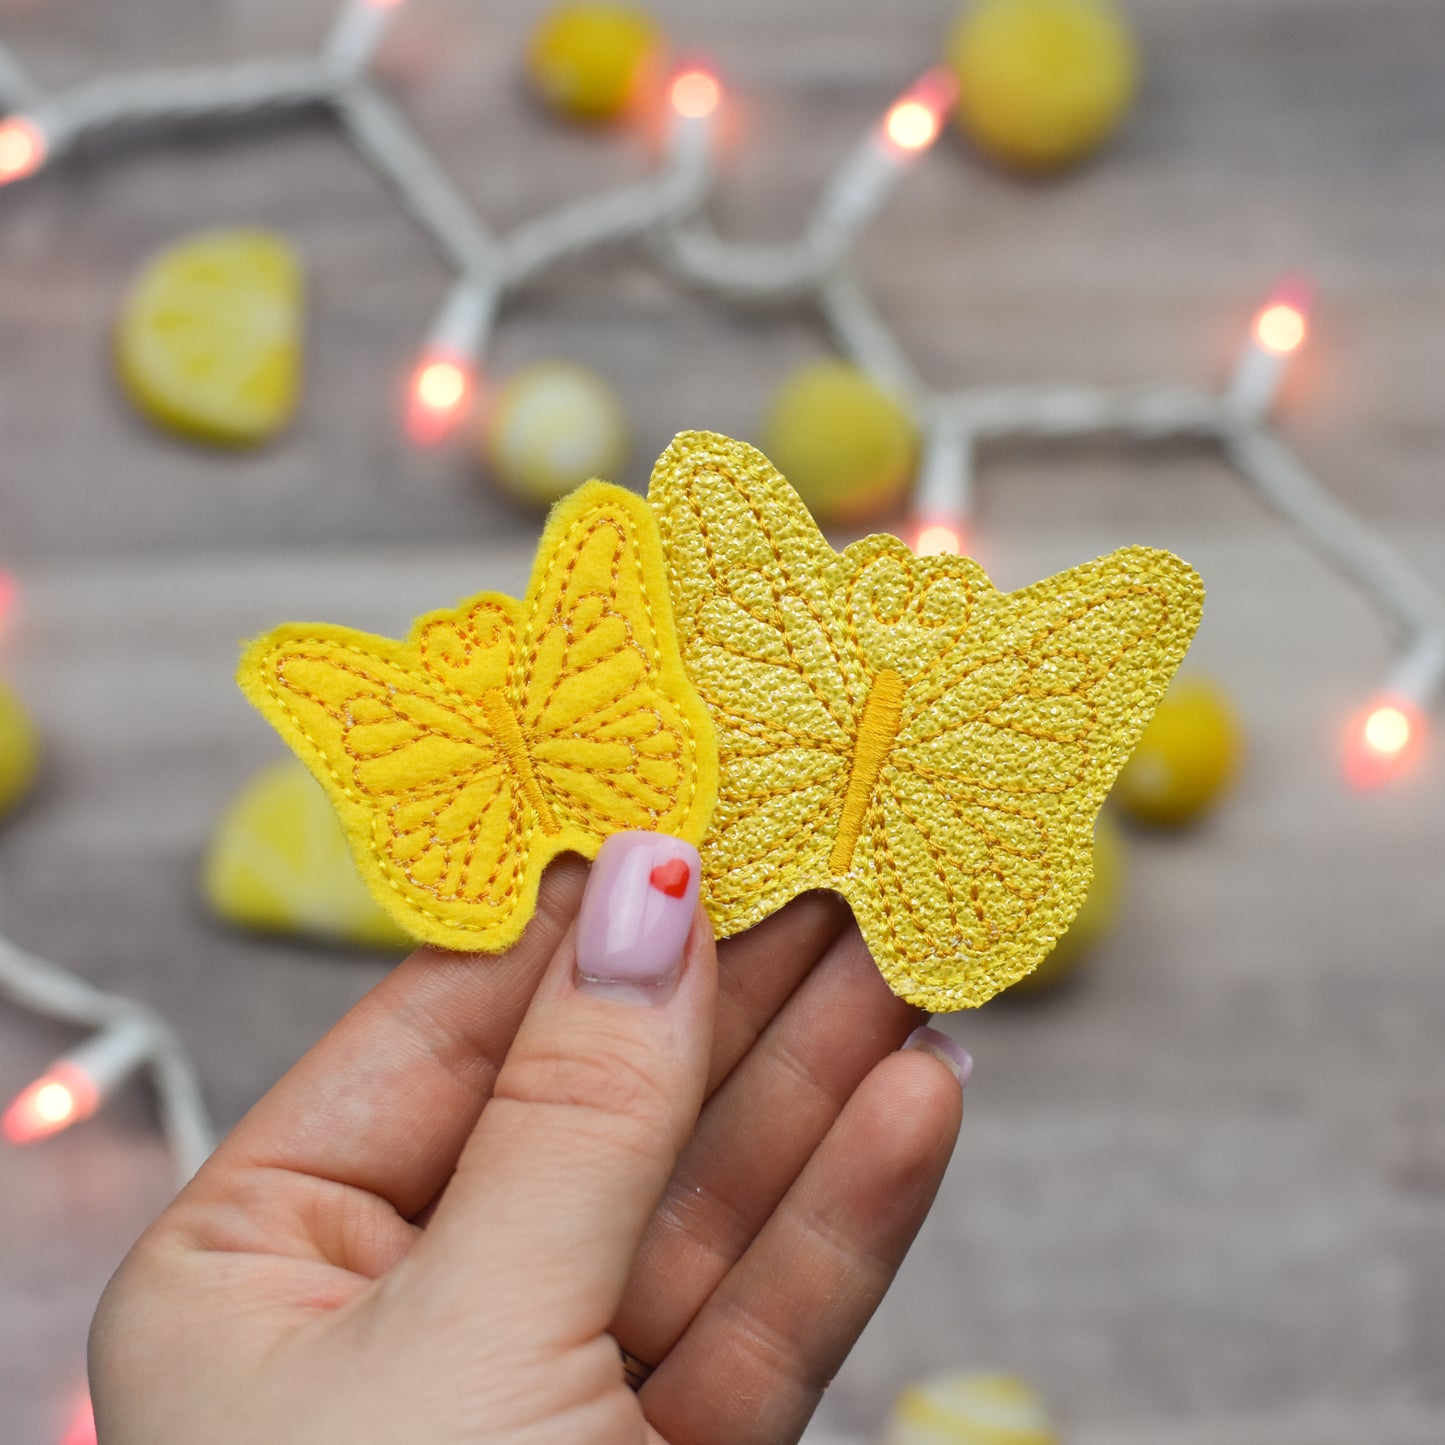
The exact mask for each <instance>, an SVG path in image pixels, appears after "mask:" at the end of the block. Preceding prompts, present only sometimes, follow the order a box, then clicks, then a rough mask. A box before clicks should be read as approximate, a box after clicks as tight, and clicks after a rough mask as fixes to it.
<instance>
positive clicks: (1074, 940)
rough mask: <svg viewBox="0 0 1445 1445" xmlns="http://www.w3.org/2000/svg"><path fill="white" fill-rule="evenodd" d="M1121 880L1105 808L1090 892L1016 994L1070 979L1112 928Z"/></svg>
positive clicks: (1121, 860) (1113, 828) (1118, 841)
mask: <svg viewBox="0 0 1445 1445" xmlns="http://www.w3.org/2000/svg"><path fill="white" fill-rule="evenodd" d="M1165 696H1166V697H1167V696H1168V694H1167V693H1166V694H1165ZM1156 716H1157V714H1156ZM1127 766H1128V764H1127V763H1126V764H1125V767H1127ZM1117 787H1118V784H1117V783H1116V784H1115V788H1116V789H1117ZM1124 877H1125V849H1124V839H1123V838H1122V837H1121V836H1120V833H1119V827H1118V825H1117V824H1116V823H1114V822H1113V821H1112V819H1111V818H1110V817H1109V812H1108V809H1105V810H1104V812H1102V813H1100V814H1099V821H1098V822H1097V823H1095V824H1094V876H1093V878H1092V879H1091V880H1090V882H1089V891H1088V892H1087V893H1086V894H1085V895H1084V901H1083V902H1082V903H1081V904H1079V911H1078V912H1077V913H1076V914H1074V921H1073V922H1072V923H1071V924H1069V928H1068V932H1066V933H1065V934H1064V936H1063V937H1062V938H1060V939H1059V941H1058V942H1057V943H1056V944H1055V945H1054V946H1053V948H1052V949H1051V950H1050V951H1049V952H1048V953H1047V954H1045V955H1044V959H1043V962H1042V963H1040V964H1039V966H1038V967H1037V968H1036V969H1035V970H1034V971H1033V972H1032V973H1031V974H1029V975H1028V976H1027V977H1026V978H1021V979H1020V980H1019V981H1018V983H1017V984H1016V985H1015V991H1016V992H1019V993H1030V994H1031V993H1046V992H1047V991H1048V990H1050V989H1052V988H1053V987H1054V986H1055V985H1056V984H1060V983H1063V982H1064V980H1065V979H1067V978H1072V977H1073V975H1074V972H1075V970H1076V969H1077V968H1078V967H1079V965H1080V964H1081V963H1083V962H1085V961H1086V960H1087V959H1088V958H1089V956H1090V955H1091V954H1092V953H1093V952H1094V950H1095V949H1096V948H1097V947H1098V946H1099V944H1100V943H1102V942H1103V940H1104V938H1105V937H1106V936H1107V935H1108V933H1109V932H1110V930H1111V929H1112V928H1113V927H1114V921H1115V919H1117V918H1118V916H1119V905H1120V902H1121V900H1122V898H1123V893H1124Z"/></svg>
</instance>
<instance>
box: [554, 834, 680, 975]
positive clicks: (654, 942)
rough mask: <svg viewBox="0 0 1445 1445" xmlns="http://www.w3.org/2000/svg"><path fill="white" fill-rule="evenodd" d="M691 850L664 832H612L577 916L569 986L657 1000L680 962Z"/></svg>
mask: <svg viewBox="0 0 1445 1445" xmlns="http://www.w3.org/2000/svg"><path fill="white" fill-rule="evenodd" d="M699 872H700V864H699V860H698V856H697V849H696V848H694V847H693V846H692V844H691V843H684V842H683V841H682V840H681V839H680V838H672V837H669V836H668V835H667V834H666V833H614V834H613V835H612V836H611V837H610V838H608V839H607V840H606V841H605V842H604V843H603V844H602V847H601V849H600V850H599V851H598V854H597V860H596V862H594V863H593V865H592V872H591V874H590V875H589V876H588V879H587V889H586V891H585V892H584V893H583V895H582V909H581V911H580V912H579V913H578V915H577V986H578V988H580V989H582V990H583V991H584V992H586V993H595V994H601V995H604V996H605V997H607V998H614V999H621V1000H623V1001H625V1002H629V1003H661V1002H663V1001H664V1000H665V999H666V998H668V997H669V996H670V994H671V992H672V990H671V987H670V986H671V984H672V983H673V982H674V981H675V980H676V978H677V973H678V970H679V969H680V968H681V967H682V950H683V948H684V946H685V945H686V943H687V936H688V934H689V932H691V930H692V920H693V915H694V913H695V912H696V911H697V888H698V877H699Z"/></svg>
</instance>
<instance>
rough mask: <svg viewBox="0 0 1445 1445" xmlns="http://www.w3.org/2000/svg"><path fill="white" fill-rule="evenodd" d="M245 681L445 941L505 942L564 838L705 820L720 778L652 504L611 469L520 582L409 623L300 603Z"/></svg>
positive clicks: (581, 846) (593, 844) (567, 510)
mask: <svg viewBox="0 0 1445 1445" xmlns="http://www.w3.org/2000/svg"><path fill="white" fill-rule="evenodd" d="M238 680H239V681H240V684H241V687H242V690H243V691H244V692H245V693H246V695H247V697H249V698H250V699H251V701H252V702H253V703H255V705H256V706H257V707H258V708H259V709H260V710H261V712H262V713H264V714H265V716H266V717H267V718H268V719H269V720H270V721H271V723H272V724H273V725H274V726H275V727H276V729H277V730H278V731H279V732H280V734H281V736H282V737H283V738H285V740H286V741H287V742H288V743H289V744H290V745H291V747H292V748H293V749H294V750H295V751H296V752H297V753H298V754H299V755H300V757H301V758H302V760H303V761H304V762H305V763H306V764H307V766H308V767H309V768H310V769H311V771H312V772H313V773H315V775H316V777H317V778H318V779H319V780H320V781H321V783H322V785H323V786H324V787H325V788H326V790H327V792H328V793H329V794H330V796H331V800H332V802H333V803H334V804H335V806H336V809H337V811H338V813H339V814H340V815H341V819H342V822H343V823H344V824H345V825H346V830H347V834H348V837H349V839H350V841H351V847H352V852H353V855H354V856H355V858H356V862H357V866H358V868H359V870H360V872H361V875H362V877H363V879H364V880H365V881H366V883H367V885H368V886H369V887H370V889H371V891H372V893H373V895H374V896H375V897H376V899H377V901H378V902H380V903H381V904H382V906H383V907H384V908H386V909H387V911H388V912H389V913H390V914H391V915H392V916H393V917H394V918H395V919H396V920H397V922H398V923H400V924H401V926H402V927H403V928H404V929H406V930H407V931H408V932H409V933H411V934H412V935H413V936H414V937H416V938H419V939H425V940H426V941H428V942H430V943H436V944H440V945H443V946H445V947H448V948H455V949H464V950H488V951H489V950H496V949H500V948H504V947H506V946H507V945H508V944H509V943H511V942H513V941H514V940H515V939H516V938H517V936H518V935H519V934H520V933H521V931H522V929H523V927H524V926H525V925H526V922H527V920H528V919H529V918H530V917H531V915H532V912H533V909H534V906H535V903H536V896H537V883H538V879H539V878H540V876H541V872H542V869H543V867H544V866H545V865H546V864H547V862H548V861H549V860H550V859H552V858H553V857H555V856H556V855H557V854H558V853H561V852H563V851H566V850H570V851H574V852H578V853H581V854H583V855H584V856H586V857H589V858H590V857H593V856H594V855H595V854H596V852H597V849H598V847H599V846H600V844H601V842H602V840H603V839H604V838H605V837H607V835H608V834H610V833H613V832H617V831H619V830H621V829H627V828H647V829H654V830H658V831H662V832H667V833H673V834H676V835H678V836H680V837H683V838H687V839H688V840H689V841H692V842H696V841H698V840H699V838H700V837H701V835H702V832H703V829H704V827H705V826H706V823H707V819H708V815H709V813H710V811H711V809H712V805H713V800H714V797H715V795H716V786H717V762H716V745H715V742H714V737H713V727H712V723H711V720H710V719H709V717H708V715H707V713H706V712H705V711H704V709H703V707H702V705H701V703H700V701H699V699H698V696H697V693H696V692H695V690H694V689H693V687H692V686H691V684H690V683H689V682H688V679H687V677H686V675H685V674H684V672H683V669H682V663H681V659H680V657H679V655H678V646H677V639H676V634H675V632H674V628H673V619H672V609H671V606H670V603H669V599H668V591H667V581H666V575H665V570H664V563H663V557H662V551H661V546H660V543H659V540H658V533H657V525H656V522H655V521H654V520H653V516H652V513H651V512H650V511H649V509H648V506H647V503H646V502H644V501H643V500H642V498H641V497H638V496H635V495H634V494H633V493H631V492H628V491H626V490H624V489H623V488H621V487H613V486H608V485H606V484H604V483H601V482H589V483H588V484H587V485H586V486H585V487H582V488H580V489H579V490H578V491H576V492H574V493H573V494H572V495H571V496H570V497H569V498H567V500H566V501H564V502H563V503H562V504H561V505H560V506H558V507H557V508H556V510H555V511H554V512H553V513H552V517H551V519H550V521H549V523H548V526H547V530H546V532H545V534H544V536H543V539H542V544H541V547H540V549H539V551H538V556H537V562H536V565H535V567H534V570H533V574H532V580H531V583H530V585H529V587H528V590H527V595H526V598H525V599H524V601H522V602H520V603H519V602H516V601H514V600H513V599H512V598H510V597H504V596H502V595H500V594H499V593H493V592H484V593H482V594H481V595H479V596H477V597H473V598H471V599H470V600H468V601H466V602H463V603H461V604H460V605H459V606H458V607H456V608H455V609H451V610H447V611H442V612H433V613H430V614H429V615H427V616H425V617H421V618H418V619H417V621H416V623H415V624H414V625H413V627H412V630H411V633H410V635H409V636H408V637H407V639H406V640H405V641H404V642H397V641H394V640H392V639H391V638H387V637H374V636H371V635H370V634H367V633H364V632H353V631H351V630H350V629H348V628H344V627H334V626H330V625H327V624H315V625H307V624H298V623H290V624H287V625H286V626H284V627H280V628H278V629H277V630H276V631H274V632H272V633H271V634H269V635H268V636H266V637H263V638H260V639H259V640H258V641H256V642H254V643H252V644H251V646H250V647H249V648H248V649H247V650H246V652H245V654H244V656H243V657H242V660H241V666H240V672H239V675H238Z"/></svg>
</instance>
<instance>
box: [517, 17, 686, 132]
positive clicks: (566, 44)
mask: <svg viewBox="0 0 1445 1445" xmlns="http://www.w3.org/2000/svg"><path fill="white" fill-rule="evenodd" d="M662 45H663V39H662V32H661V31H660V30H659V29H658V27H657V26H656V24H654V22H653V20H652V18H651V16H649V15H648V14H647V12H646V11H644V10H638V9H635V8H633V7H632V6H630V5H558V6H557V7H556V8H555V9H552V10H549V11H548V12H547V14H546V15H544V16H543V17H542V19H541V21H540V22H539V23H538V25H537V28H536V29H535V30H533V32H532V39H531V42H530V43H529V45H528V47H527V75H528V76H529V78H530V79H531V82H532V84H533V86H534V87H535V88H536V90H537V93H538V94H539V95H540V96H541V97H542V99H543V100H545V101H546V102H547V104H548V105H550V106H552V108H553V109H554V110H557V111H560V112H561V113H562V114H563V115H565V116H569V117H571V118H572V119H573V120H610V119H611V118H612V117H614V116H617V115H620V114H621V113H622V112H623V111H624V110H626V109H627V108H628V106H629V105H631V104H632V102H633V101H634V100H635V99H636V98H637V97H638V95H639V94H640V93H641V91H642V90H643V88H644V87H645V86H646V83H647V80H648V76H649V73H650V72H651V71H652V70H653V69H654V68H655V67H656V65H657V63H658V61H659V58H660V56H661V53H662Z"/></svg>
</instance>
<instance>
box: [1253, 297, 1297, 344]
mask: <svg viewBox="0 0 1445 1445" xmlns="http://www.w3.org/2000/svg"><path fill="white" fill-rule="evenodd" d="M1306 330H1307V328H1306V326H1305V318H1304V315H1303V313H1302V312H1299V311H1296V310H1295V308H1294V307H1293V306H1289V305H1287V304H1285V303H1284V302H1282V301H1281V302H1278V303H1277V304H1276V305H1274V306H1267V307H1265V309H1264V310H1263V311H1261V312H1260V313H1259V316H1258V317H1257V318H1256V320H1255V323H1254V335H1255V339H1256V340H1257V341H1258V342H1259V344H1260V345H1261V346H1262V347H1264V349H1265V350H1266V351H1271V352H1273V353H1274V354H1275V355H1276V356H1288V355H1289V354H1290V353H1291V352H1292V351H1298V350H1299V349H1300V347H1301V346H1303V345H1304V339H1305V332H1306Z"/></svg>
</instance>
